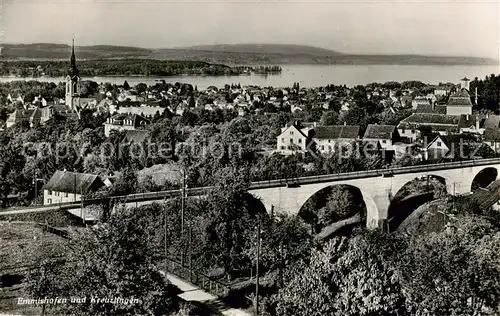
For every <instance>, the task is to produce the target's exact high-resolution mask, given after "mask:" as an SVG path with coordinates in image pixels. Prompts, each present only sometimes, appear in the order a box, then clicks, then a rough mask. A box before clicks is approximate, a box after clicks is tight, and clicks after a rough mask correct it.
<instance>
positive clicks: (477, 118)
mask: <svg viewBox="0 0 500 316" xmlns="http://www.w3.org/2000/svg"><path fill="white" fill-rule="evenodd" d="M478 130H479V115H476V131H478Z"/></svg>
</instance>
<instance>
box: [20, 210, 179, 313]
mask: <svg viewBox="0 0 500 316" xmlns="http://www.w3.org/2000/svg"><path fill="white" fill-rule="evenodd" d="M147 224H148V222H147V221H145V217H144V216H143V215H141V212H137V211H136V210H126V209H122V210H120V211H119V212H117V213H116V214H114V215H111V217H110V219H109V221H108V223H106V224H102V225H99V226H95V227H93V228H90V229H88V230H85V231H82V232H80V233H78V234H75V235H73V236H72V238H71V240H70V241H69V242H68V245H67V247H64V249H61V255H62V257H63V259H62V260H60V261H58V262H57V264H55V263H56V262H55V261H54V260H44V259H43V258H41V259H42V260H40V268H39V269H36V271H33V273H32V274H30V276H29V277H28V286H27V290H28V293H30V294H32V295H33V296H35V297H37V298H43V297H60V298H67V299H68V301H69V299H70V297H77V298H80V299H83V298H86V300H85V301H81V302H79V303H69V302H68V303H67V304H64V305H48V306H49V307H54V306H57V307H58V308H60V309H61V310H58V312H62V313H63V314H66V315H70V314H72V315H131V314H132V315H166V314H171V313H173V312H174V311H175V310H177V306H178V301H177V297H176V295H177V294H178V293H179V291H178V290H177V289H176V288H175V287H174V286H172V285H170V284H168V283H167V281H166V280H165V277H164V276H163V275H162V274H161V273H160V271H159V270H158V268H156V267H155V265H154V263H155V261H154V258H155V249H154V247H152V245H151V242H150V241H151V240H152V238H151V237H152V236H151V231H150V227H149V226H148V225H147ZM95 299H108V300H110V299H111V300H112V299H127V300H129V302H131V303H130V304H124V303H123V302H113V301H111V302H110V301H107V302H106V301H104V302H96V301H93V300H95ZM132 300H134V301H132Z"/></svg>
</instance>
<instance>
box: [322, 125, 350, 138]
mask: <svg viewBox="0 0 500 316" xmlns="http://www.w3.org/2000/svg"><path fill="white" fill-rule="evenodd" d="M314 132H315V136H314V138H318V139H338V138H349V139H356V138H358V136H359V126H354V125H329V126H317V127H316V128H315V129H314Z"/></svg>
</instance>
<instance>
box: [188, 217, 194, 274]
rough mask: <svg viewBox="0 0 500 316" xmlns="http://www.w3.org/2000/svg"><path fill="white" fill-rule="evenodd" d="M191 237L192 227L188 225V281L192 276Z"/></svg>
mask: <svg viewBox="0 0 500 316" xmlns="http://www.w3.org/2000/svg"><path fill="white" fill-rule="evenodd" d="M192 238H193V228H192V226H191V225H189V245H188V249H189V282H191V279H192V278H193V251H192V248H191V247H192V246H191V243H192Z"/></svg>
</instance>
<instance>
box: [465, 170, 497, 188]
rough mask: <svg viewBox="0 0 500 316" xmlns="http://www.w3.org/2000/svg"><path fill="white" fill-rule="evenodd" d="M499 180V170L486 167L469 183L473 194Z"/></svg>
mask: <svg viewBox="0 0 500 316" xmlns="http://www.w3.org/2000/svg"><path fill="white" fill-rule="evenodd" d="M497 178H498V169H497V168H495V167H489V166H488V167H484V168H482V169H481V170H479V171H478V172H477V173H476V174H475V175H474V177H471V178H470V183H467V185H468V188H469V189H470V191H471V192H473V191H475V190H477V189H479V188H486V187H487V186H488V185H490V184H491V183H492V182H493V181H495V180H497Z"/></svg>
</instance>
